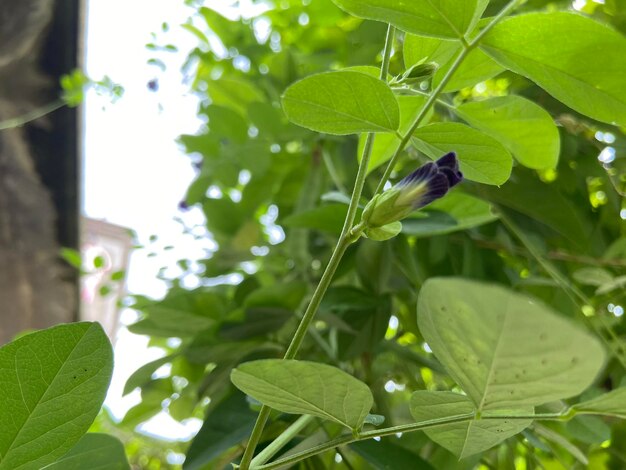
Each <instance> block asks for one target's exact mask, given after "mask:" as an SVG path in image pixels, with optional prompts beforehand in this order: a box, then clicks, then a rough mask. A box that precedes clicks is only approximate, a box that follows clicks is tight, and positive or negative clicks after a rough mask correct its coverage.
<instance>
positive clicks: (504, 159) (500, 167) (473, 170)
mask: <svg viewBox="0 0 626 470" xmlns="http://www.w3.org/2000/svg"><path fill="white" fill-rule="evenodd" d="M412 142H413V145H415V147H417V148H418V149H419V150H420V151H421V152H424V153H425V154H426V155H428V156H429V157H430V158H432V159H437V158H439V157H441V156H442V155H443V154H445V153H448V152H456V154H457V156H458V157H459V162H460V166H461V171H462V172H463V175H464V176H465V177H466V178H467V179H470V180H473V181H477V182H479V183H485V184H493V185H500V184H503V183H505V182H506V181H507V180H508V179H509V176H510V175H511V168H512V167H513V159H512V157H511V154H510V153H509V152H508V150H506V149H505V148H504V147H503V146H502V144H501V143H500V142H498V141H497V140H495V139H494V138H493V137H489V136H488V135H486V134H483V133H482V132H480V131H477V130H476V129H472V128H471V127H469V126H466V125H464V124H459V123H455V122H438V123H435V124H429V125H428V126H425V127H420V128H419V129H417V130H416V131H415V133H414V134H413V140H412Z"/></svg>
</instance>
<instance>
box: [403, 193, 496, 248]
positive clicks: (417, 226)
mask: <svg viewBox="0 0 626 470" xmlns="http://www.w3.org/2000/svg"><path fill="white" fill-rule="evenodd" d="M497 219H498V216H497V215H496V214H495V213H494V212H493V210H492V207H491V204H489V203H488V202H485V201H483V200H481V199H478V198H476V197H474V196H470V195H469V194H464V193H462V192H461V191H458V190H454V191H452V192H450V193H449V194H447V195H446V197H443V198H441V199H438V200H436V201H435V202H433V203H432V204H429V205H428V206H427V207H426V208H424V209H422V210H420V211H418V212H415V213H414V214H413V215H411V216H410V217H409V218H406V219H404V220H403V221H402V233H405V234H407V235H417V236H419V237H431V236H433V235H443V234H446V233H453V232H457V231H459V230H467V229H469V228H472V227H478V226H480V225H483V224H487V223H489V222H493V221H494V220H497Z"/></svg>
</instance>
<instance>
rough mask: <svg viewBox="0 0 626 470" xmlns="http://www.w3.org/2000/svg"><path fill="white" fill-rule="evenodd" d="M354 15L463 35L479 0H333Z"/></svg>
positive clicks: (435, 33) (422, 31) (418, 31)
mask: <svg viewBox="0 0 626 470" xmlns="http://www.w3.org/2000/svg"><path fill="white" fill-rule="evenodd" d="M333 2H334V3H335V4H336V5H338V6H339V7H340V8H342V9H344V10H345V11H347V12H348V13H350V14H351V15H354V16H357V17H359V18H366V19H368V20H375V21H382V22H383V23H390V24H392V25H394V26H396V27H398V28H399V29H402V30H404V31H407V32H409V33H415V34H423V35H425V36H434V37H441V38H453V39H459V38H462V37H464V36H465V33H466V32H467V30H468V29H469V27H470V25H471V24H472V23H473V21H474V16H475V14H476V10H477V1H476V0H411V1H410V2H409V1H405V0H333Z"/></svg>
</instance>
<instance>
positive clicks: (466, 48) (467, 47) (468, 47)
mask: <svg viewBox="0 0 626 470" xmlns="http://www.w3.org/2000/svg"><path fill="white" fill-rule="evenodd" d="M523 1H524V0H513V1H511V2H509V4H508V5H506V6H505V7H504V8H503V9H502V10H501V11H500V13H498V15H497V16H495V17H494V18H493V19H492V20H491V21H490V22H489V24H488V25H487V26H486V27H485V28H484V29H483V30H482V31H481V32H480V33H479V34H478V35H477V36H476V37H475V38H474V39H473V40H472V41H471V42H469V43H467V42H463V49H462V50H461V53H460V54H459V55H458V57H457V58H456V60H455V61H454V63H453V64H452V66H451V67H450V69H448V71H447V72H446V74H445V75H444V77H443V79H442V80H441V82H439V85H437V87H436V88H435V89H434V90H433V92H432V93H431V94H430V95H429V96H428V100H426V103H424V106H422V109H420V111H419V113H418V114H417V116H416V117H415V119H414V120H413V123H412V124H411V127H410V128H409V130H408V131H407V133H406V134H405V135H404V137H403V138H402V140H401V141H400V143H399V144H398V147H397V148H396V151H395V152H394V154H393V156H392V157H391V160H389V163H388V164H387V168H385V173H384V174H383V177H382V178H381V180H380V182H379V183H378V187H377V188H376V191H375V193H374V194H378V193H381V192H382V191H383V189H384V187H385V183H386V182H387V180H388V179H389V177H390V176H391V172H392V171H393V169H394V167H395V166H396V163H397V162H398V158H400V154H401V153H402V151H403V150H404V148H405V147H406V146H407V145H408V143H409V141H410V140H411V136H413V133H414V132H415V131H416V130H417V128H418V127H419V125H420V124H421V122H422V121H423V120H424V118H425V117H426V114H427V113H428V111H429V110H430V108H431V107H432V106H433V105H434V104H435V102H439V100H438V98H439V95H440V94H441V93H442V92H443V89H444V88H445V86H446V85H447V84H448V82H449V81H450V79H451V78H452V75H454V73H455V72H456V71H457V69H458V68H459V67H460V66H461V64H462V63H463V61H464V60H465V58H466V57H467V56H468V55H469V53H470V52H472V50H473V49H475V48H476V47H477V46H478V44H479V42H480V40H481V39H482V38H483V37H484V36H485V34H487V33H488V32H489V31H490V30H491V28H493V27H494V26H495V25H496V24H497V23H498V22H499V21H500V20H501V19H502V18H504V17H505V16H506V15H507V14H509V13H510V12H511V10H513V9H514V8H515V7H517V6H518V5H519V4H521V3H523Z"/></svg>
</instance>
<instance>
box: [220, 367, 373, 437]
mask: <svg viewBox="0 0 626 470" xmlns="http://www.w3.org/2000/svg"><path fill="white" fill-rule="evenodd" d="M230 378H231V381H232V382H233V383H234V384H235V386H236V387H237V388H239V389H240V390H241V391H243V392H244V393H247V394H248V395H250V396H251V397H252V398H254V399H255V400H258V401H260V402H261V403H263V404H264V405H267V406H270V407H272V408H274V409H277V410H279V411H282V412H284V413H295V414H308V415H313V416H319V417H320V418H324V419H329V420H332V421H335V422H337V423H339V424H341V425H343V426H346V427H348V428H350V429H352V430H353V431H358V430H359V429H360V428H361V426H362V425H363V422H364V420H365V417H366V416H367V415H368V413H369V411H370V409H371V408H372V405H373V403H374V399H373V398H372V392H371V391H370V389H369V388H368V387H367V385H365V384H364V383H363V382H361V381H359V380H357V379H355V378H354V377H352V376H351V375H349V374H346V373H345V372H343V371H342V370H340V369H337V368H335V367H331V366H328V365H326V364H319V363H317V362H308V361H294V360H282V359H265V360H260V361H252V362H247V363H245V364H241V365H240V366H239V367H237V368H236V369H234V370H233V371H232V373H231V376H230Z"/></svg>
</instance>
